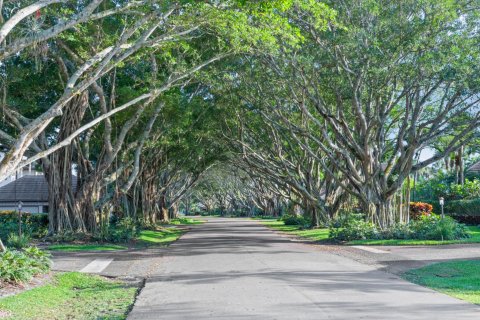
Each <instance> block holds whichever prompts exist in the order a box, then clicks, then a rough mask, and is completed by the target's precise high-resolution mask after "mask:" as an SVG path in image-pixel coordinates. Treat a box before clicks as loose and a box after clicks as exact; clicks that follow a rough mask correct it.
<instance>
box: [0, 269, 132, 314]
mask: <svg viewBox="0 0 480 320" xmlns="http://www.w3.org/2000/svg"><path fill="white" fill-rule="evenodd" d="M136 293H137V286H136V285H129V284H125V283H123V282H121V281H116V280H109V279H106V278H102V277H99V276H94V275H86V274H80V273H75V272H72V273H63V274H57V275H55V276H54V277H53V280H52V281H51V282H50V283H48V284H46V285H43V286H41V287H37V288H34V289H32V290H29V291H25V292H22V293H19V294H17V295H15V296H11V297H6V298H3V299H0V311H2V312H4V313H5V314H7V315H8V316H7V317H6V318H4V319H8V320H50V319H58V320H64V319H65V320H66V319H85V320H86V319H118V320H119V319H126V314H127V312H128V311H129V309H130V307H131V305H132V303H133V301H134V299H135V296H136Z"/></svg>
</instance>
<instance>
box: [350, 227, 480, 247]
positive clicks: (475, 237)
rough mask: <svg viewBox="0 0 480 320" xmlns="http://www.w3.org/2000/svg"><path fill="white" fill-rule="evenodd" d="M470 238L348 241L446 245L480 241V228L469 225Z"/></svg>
mask: <svg viewBox="0 0 480 320" xmlns="http://www.w3.org/2000/svg"><path fill="white" fill-rule="evenodd" d="M467 228H468V234H469V235H470V238H467V239H461V240H445V241H442V240H418V239H388V240H377V239H367V240H354V241H350V242H347V244H350V245H377V246H421V245H444V244H462V243H480V228H479V227H473V226H470V227H467Z"/></svg>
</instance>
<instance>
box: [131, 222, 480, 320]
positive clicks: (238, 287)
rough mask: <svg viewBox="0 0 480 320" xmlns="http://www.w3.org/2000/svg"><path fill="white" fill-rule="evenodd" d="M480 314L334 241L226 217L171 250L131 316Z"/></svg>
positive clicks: (443, 316)
mask: <svg viewBox="0 0 480 320" xmlns="http://www.w3.org/2000/svg"><path fill="white" fill-rule="evenodd" d="M354 250H357V251H364V250H361V248H360V249H358V248H355V249H354ZM374 254H381V253H374ZM479 318H480V308H479V307H477V306H474V305H471V304H468V303H465V302H463V301H460V300H457V299H454V298H451V297H449V296H446V295H443V294H440V293H437V292H435V291H432V290H429V289H426V288H423V287H420V286H417V285H415V284H411V283H409V282H407V281H404V280H402V279H401V278H399V277H398V276H396V275H393V274H390V273H386V272H384V271H381V270H378V266H376V265H373V264H372V265H370V264H364V263H361V262H359V261H355V260H353V259H351V258H349V257H347V256H344V255H342V254H338V253H336V252H332V251H331V250H330V249H329V248H328V246H325V247H324V246H315V245H309V244H303V243H299V242H292V241H290V240H289V239H288V238H286V237H282V236H280V235H278V234H276V233H274V232H272V231H270V230H268V229H267V228H265V227H263V226H262V225H260V224H259V223H258V222H255V221H249V220H242V219H220V218H219V219H209V221H208V222H207V223H205V224H203V225H199V226H197V227H196V228H194V229H192V230H191V231H190V232H189V233H187V234H186V235H184V236H183V237H182V238H181V239H180V240H179V241H177V242H176V243H174V244H172V245H171V246H170V247H169V248H168V250H167V251H166V252H163V258H162V261H161V263H160V264H158V265H157V266H156V267H155V269H154V270H153V272H152V273H151V276H150V277H149V278H148V279H147V282H146V284H145V288H144V289H143V290H142V292H141V293H140V295H139V297H138V299H137V301H136V303H135V306H134V308H133V310H132V312H131V314H130V316H129V318H128V319H479Z"/></svg>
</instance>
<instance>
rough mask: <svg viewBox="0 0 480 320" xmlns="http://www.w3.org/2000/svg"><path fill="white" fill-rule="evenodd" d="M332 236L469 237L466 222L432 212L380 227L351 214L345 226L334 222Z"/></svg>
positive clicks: (431, 238)
mask: <svg viewBox="0 0 480 320" xmlns="http://www.w3.org/2000/svg"><path fill="white" fill-rule="evenodd" d="M330 238H332V239H335V240H339V241H352V240H365V239H420V240H457V239H464V238H468V233H467V229H466V227H465V225H463V224H461V223H458V222H457V221H455V220H454V219H453V218H451V217H445V218H443V219H442V218H441V217H440V216H438V215H435V214H430V215H423V216H420V217H419V218H418V219H417V220H411V221H410V223H409V224H396V225H394V226H392V227H390V228H388V229H385V230H380V229H378V228H377V227H376V226H375V225H374V224H372V223H370V222H368V221H365V219H364V218H363V217H362V216H359V215H355V214H351V215H350V217H349V218H347V219H345V220H344V222H343V224H342V225H341V226H335V225H332V227H331V228H330Z"/></svg>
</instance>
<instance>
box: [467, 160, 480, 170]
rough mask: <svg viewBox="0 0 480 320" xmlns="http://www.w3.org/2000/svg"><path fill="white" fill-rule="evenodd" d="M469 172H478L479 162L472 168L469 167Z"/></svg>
mask: <svg viewBox="0 0 480 320" xmlns="http://www.w3.org/2000/svg"><path fill="white" fill-rule="evenodd" d="M467 171H469V172H480V161H479V162H477V163H475V164H474V165H473V166H471V167H470V168H468V170H467Z"/></svg>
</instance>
